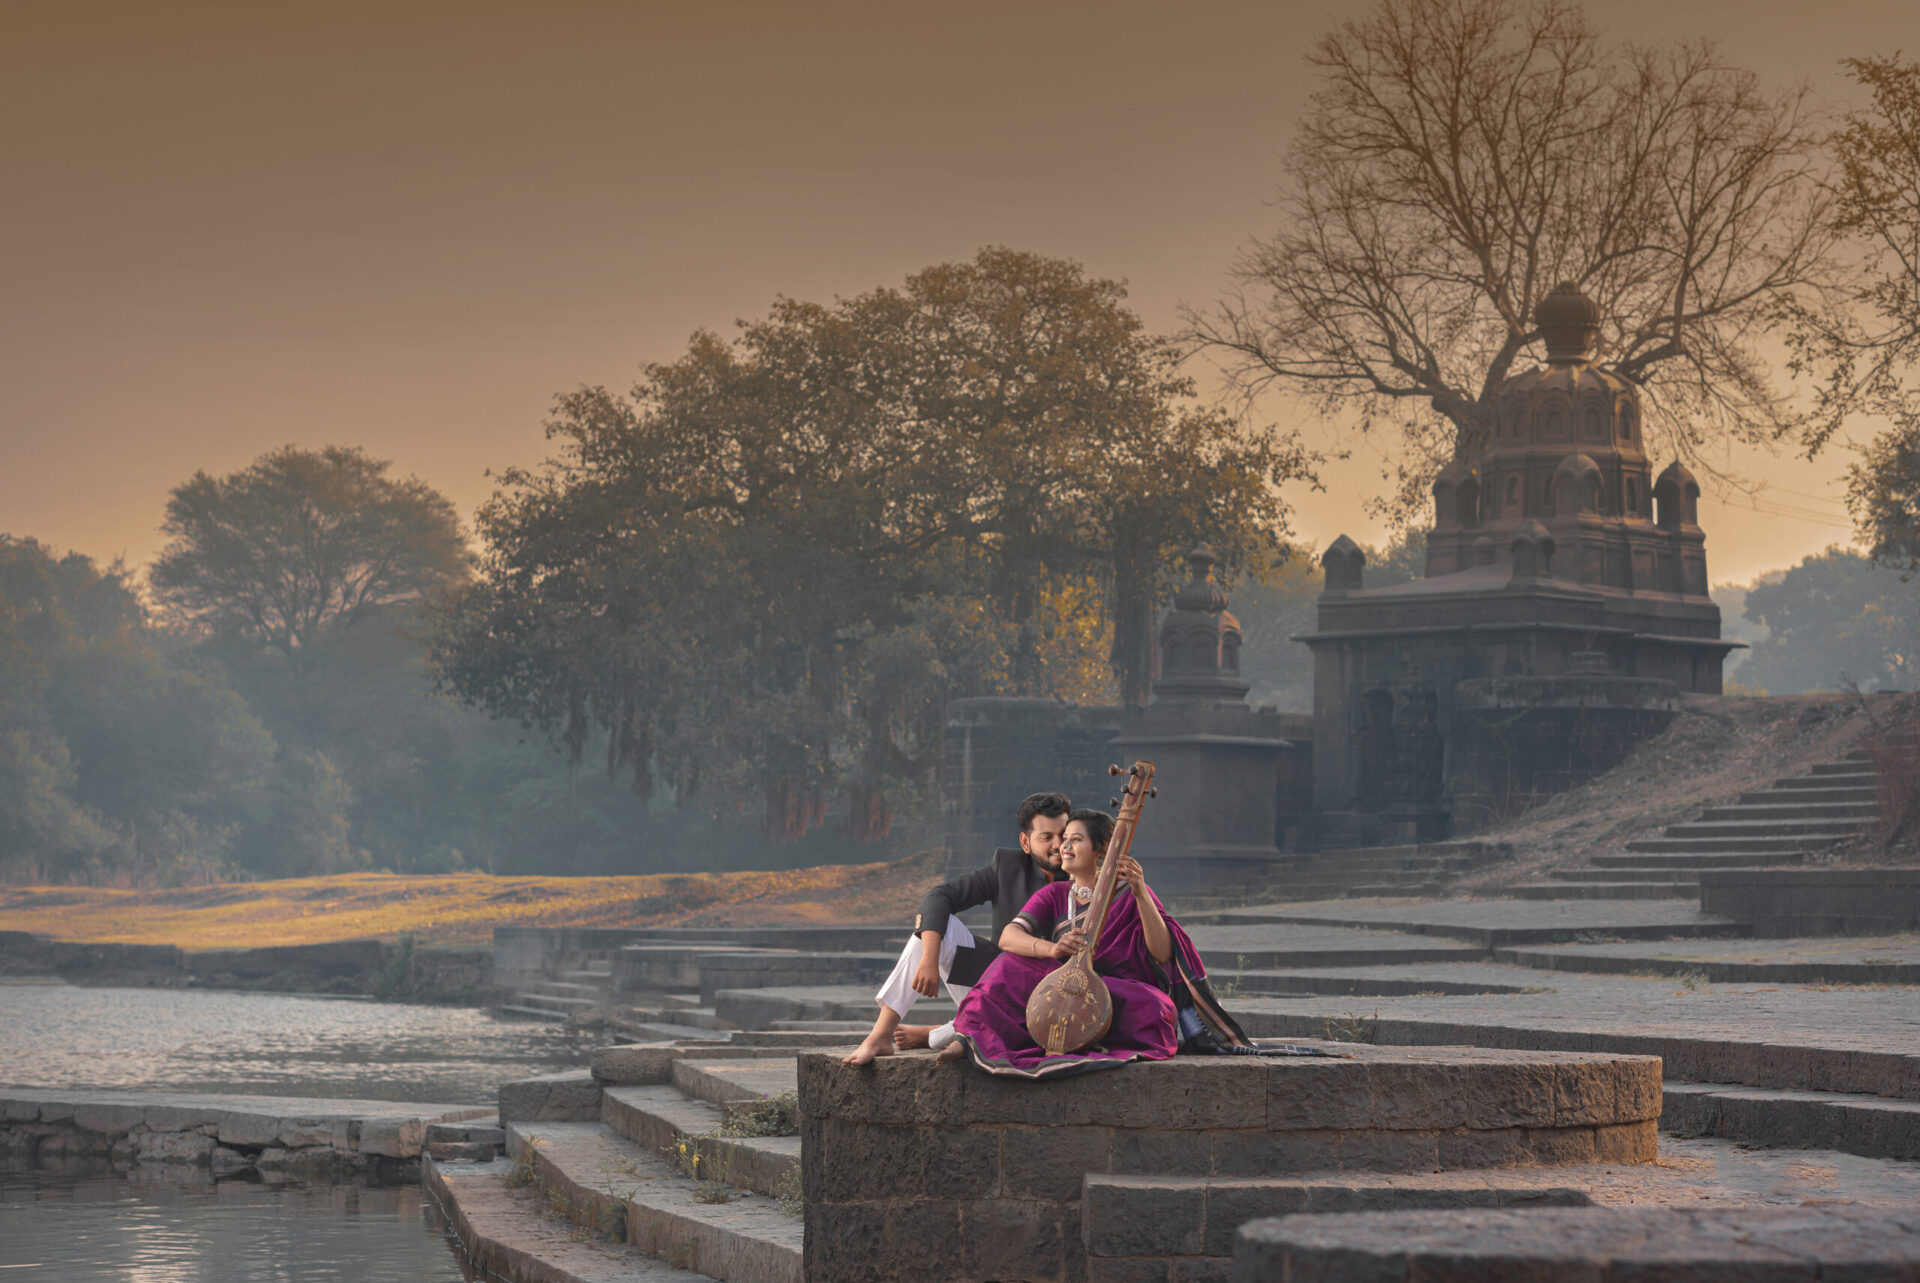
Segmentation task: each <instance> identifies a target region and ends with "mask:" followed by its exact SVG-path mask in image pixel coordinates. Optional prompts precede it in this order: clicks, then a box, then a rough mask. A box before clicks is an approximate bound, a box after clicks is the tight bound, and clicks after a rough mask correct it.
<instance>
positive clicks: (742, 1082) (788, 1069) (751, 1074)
mask: <svg viewBox="0 0 1920 1283" xmlns="http://www.w3.org/2000/svg"><path fill="white" fill-rule="evenodd" d="M915 1010H918V1008H917V1007H916V1008H915ZM668 1081H669V1082H671V1083H672V1084H673V1085H674V1086H675V1087H677V1088H679V1089H680V1090H681V1091H682V1092H685V1093H686V1094H687V1095H688V1096H690V1097H692V1098H693V1099H695V1100H704V1101H708V1102H710V1103H712V1104H714V1105H718V1106H721V1107H722V1109H723V1110H724V1109H725V1107H726V1106H728V1105H730V1104H734V1103H736V1102H743V1101H756V1100H766V1099H767V1098H768V1097H771V1096H778V1095H781V1094H783V1093H786V1092H792V1091H796V1090H798V1079H797V1078H796V1077H795V1071H794V1067H793V1059H792V1058H791V1057H785V1058H782V1057H777V1056H753V1057H737V1058H732V1059H727V1060H693V1059H680V1060H676V1061H674V1062H673V1067H672V1069H671V1070H670V1071H669V1073H668Z"/></svg>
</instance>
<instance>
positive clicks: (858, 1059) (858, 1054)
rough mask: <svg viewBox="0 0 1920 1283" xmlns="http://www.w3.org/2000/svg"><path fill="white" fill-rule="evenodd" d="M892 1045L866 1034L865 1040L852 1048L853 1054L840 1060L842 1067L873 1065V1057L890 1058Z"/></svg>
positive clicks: (876, 1036)
mask: <svg viewBox="0 0 1920 1283" xmlns="http://www.w3.org/2000/svg"><path fill="white" fill-rule="evenodd" d="M892 1054H893V1045H892V1044H891V1043H889V1042H888V1041H886V1040H885V1039H884V1038H881V1037H879V1036H878V1035H876V1034H868V1035H867V1037H866V1040H865V1041H864V1042H862V1043H861V1044H860V1045H859V1046H858V1047H856V1048H854V1051H853V1054H852V1055H851V1056H848V1057H847V1058H846V1059H844V1060H842V1061H841V1062H840V1063H841V1064H843V1065H867V1064H872V1063H873V1058H874V1057H875V1056H891V1055H892Z"/></svg>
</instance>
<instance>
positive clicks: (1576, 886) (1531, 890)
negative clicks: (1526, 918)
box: [1500, 870, 1700, 900]
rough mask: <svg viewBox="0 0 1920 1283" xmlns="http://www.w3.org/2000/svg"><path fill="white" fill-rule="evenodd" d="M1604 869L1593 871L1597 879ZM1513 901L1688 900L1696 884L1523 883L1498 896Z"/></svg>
mask: <svg viewBox="0 0 1920 1283" xmlns="http://www.w3.org/2000/svg"><path fill="white" fill-rule="evenodd" d="M1605 872H1606V870H1598V871H1596V876H1600V875H1602V874H1604V873H1605ZM1500 894H1501V895H1503V896H1506V897H1508V898H1509V899H1513V900H1691V899H1694V898H1695V897H1697V896H1698V895H1699V894H1700V884H1699V883H1698V882H1522V883H1520V884H1519V885H1518V886H1510V887H1508V888H1506V889H1505V890H1504V891H1502V892H1501V893H1500Z"/></svg>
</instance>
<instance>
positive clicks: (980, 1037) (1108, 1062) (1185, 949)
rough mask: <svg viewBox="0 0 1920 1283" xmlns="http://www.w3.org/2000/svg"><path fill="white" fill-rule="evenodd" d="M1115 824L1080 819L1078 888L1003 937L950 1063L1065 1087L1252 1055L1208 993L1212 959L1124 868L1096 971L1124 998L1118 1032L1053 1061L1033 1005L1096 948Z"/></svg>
mask: <svg viewBox="0 0 1920 1283" xmlns="http://www.w3.org/2000/svg"><path fill="white" fill-rule="evenodd" d="M1112 837H1113V817H1112V816H1110V815H1108V814H1107V813H1106V812H1104V811H1094V810H1086V809H1082V810H1077V811H1074V812H1073V813H1072V814H1071V815H1069V816H1068V817H1067V827H1066V830H1065V831H1064V832H1063V833H1062V834H1061V836H1060V867H1061V868H1062V869H1063V870H1064V871H1065V872H1066V873H1067V874H1068V877H1069V879H1070V880H1069V881H1064V882H1055V883H1053V884H1051V885H1049V886H1046V887H1043V888H1041V890H1040V891H1039V892H1038V893H1036V894H1035V895H1034V897H1033V898H1032V899H1031V900H1029V901H1027V905H1026V907H1025V908H1024V909H1022V910H1021V911H1020V912H1019V913H1018V914H1016V915H1014V918H1013V921H1012V922H1010V923H1008V924H1007V927H1006V929H1005V930H1004V931H1002V932H1001V934H1000V956H999V957H998V958H996V959H995V960H994V962H993V965H991V966H990V967H988V968H987V970H986V973H985V974H984V975H983V976H981V978H980V983H979V984H977V985H975V986H974V988H973V990H972V992H970V993H969V994H968V995H967V998H966V1001H964V1002H963V1003H961V1004H960V1010H959V1013H958V1014H957V1015H956V1016H955V1017H954V1021H953V1027H954V1032H955V1034H956V1040H955V1042H954V1043H953V1044H951V1045H950V1046H949V1047H948V1048H947V1049H946V1050H945V1051H943V1052H942V1053H941V1055H940V1059H941V1060H942V1061H943V1062H944V1061H949V1060H957V1059H959V1058H960V1057H961V1056H962V1055H970V1056H972V1057H973V1063H974V1064H976V1065H978V1066H980V1068H982V1069H984V1070H986V1071H987V1072H988V1073H991V1074H1003V1075H1008V1076H1011V1077H1018V1078H1055V1077H1061V1076H1063V1075H1066V1074H1074V1073H1083V1072H1085V1071H1086V1070H1089V1069H1105V1068H1111V1067H1115V1066H1118V1065H1123V1064H1125V1063H1126V1062H1127V1061H1129V1060H1135V1059H1140V1060H1165V1059H1167V1058H1168V1057H1169V1056H1172V1055H1173V1054H1174V1053H1175V1052H1176V1051H1179V1050H1180V1049H1181V1046H1182V1042H1183V1032H1182V1031H1183V1030H1184V1031H1185V1039H1184V1040H1185V1043H1186V1046H1187V1049H1188V1050H1199V1051H1214V1050H1219V1049H1221V1046H1220V1045H1221V1044H1225V1045H1226V1046H1227V1047H1229V1048H1231V1049H1234V1050H1239V1049H1247V1050H1251V1046H1250V1044H1248V1043H1247V1040H1246V1036H1245V1035H1244V1034H1242V1033H1241V1032H1240V1029H1239V1027H1238V1026H1237V1025H1235V1024H1234V1023H1233V1021H1232V1020H1230V1019H1229V1018H1227V1016H1226V1015H1225V1014H1224V1013H1222V1012H1221V1011H1220V1009H1219V1007H1218V1005H1217V1004H1216V1003H1215V1002H1214V1000H1213V994H1212V991H1211V990H1209V989H1208V988H1207V984H1206V970H1205V968H1203V967H1202V966H1201V965H1200V955H1199V954H1197V953H1196V952H1194V948H1193V942H1192V941H1191V940H1189V939H1188V938H1187V933H1186V932H1185V931H1182V930H1181V929H1180V924H1179V923H1177V922H1175V921H1174V920H1173V919H1172V918H1171V917H1169V916H1167V913H1166V911H1165V909H1163V908H1162V907H1161V904H1160V900H1159V897H1157V896H1155V895H1154V893H1153V892H1152V890H1150V889H1149V888H1148V886H1147V878H1146V874H1145V873H1143V872H1142V871H1141V869H1140V865H1139V864H1138V863H1137V862H1136V861H1135V860H1134V859H1133V858H1132V857H1131V856H1121V857H1120V867H1119V869H1118V870H1117V871H1116V872H1117V877H1118V879H1119V884H1118V885H1116V886H1115V888H1114V894H1113V904H1112V906H1111V907H1110V908H1109V909H1108V910H1107V921H1106V925H1105V926H1103V927H1102V928H1101V930H1100V945H1099V948H1098V949H1096V950H1095V952H1094V956H1093V962H1094V970H1095V971H1097V972H1099V974H1100V976H1101V978H1102V979H1104V980H1105V981H1106V984H1107V991H1108V993H1110V994H1111V995H1112V997H1113V1024H1112V1026H1111V1027H1110V1028H1109V1029H1108V1030H1107V1033H1106V1036H1105V1037H1103V1038H1102V1039H1100V1041H1099V1042H1097V1043H1095V1044H1094V1045H1093V1046H1091V1047H1087V1048H1085V1049H1083V1050H1081V1051H1077V1052H1071V1053H1068V1054H1066V1055H1061V1056H1049V1055H1047V1054H1046V1052H1044V1051H1043V1050H1041V1048H1040V1045H1039V1044H1038V1043H1036V1042H1034V1040H1033V1038H1032V1036H1031V1035H1029V1034H1028V1033H1027V999H1028V997H1029V996H1030V995H1031V994H1032V993H1033V990H1034V987H1035V986H1036V985H1038V984H1039V983H1040V981H1041V980H1043V979H1045V978H1046V976H1047V974H1048V973H1049V972H1051V971H1052V970H1053V969H1054V968H1055V967H1057V966H1059V965H1060V963H1061V962H1063V961H1065V960H1066V959H1068V958H1071V957H1072V956H1073V955H1074V954H1076V953H1078V952H1080V951H1081V950H1082V949H1084V948H1086V944H1087V937H1086V931H1085V927H1086V915H1087V910H1088V908H1089V906H1090V903H1091V901H1092V899H1093V885H1094V882H1095V881H1096V880H1097V879H1098V878H1099V875H1100V866H1101V863H1102V862H1103V861H1104V860H1105V858H1106V854H1107V843H1108V842H1109V841H1110V840H1111V839H1112Z"/></svg>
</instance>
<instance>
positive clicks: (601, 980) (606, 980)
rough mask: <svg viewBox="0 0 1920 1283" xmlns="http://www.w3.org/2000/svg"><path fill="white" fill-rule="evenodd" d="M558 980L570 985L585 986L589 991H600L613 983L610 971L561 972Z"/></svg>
mask: <svg viewBox="0 0 1920 1283" xmlns="http://www.w3.org/2000/svg"><path fill="white" fill-rule="evenodd" d="M560 978H561V979H562V980H565V981H567V982H569V983H571V984H577V985H585V986H587V987H588V988H591V989H595V990H601V989H605V988H607V987H608V986H609V985H611V984H612V983H613V972H611V971H562V972H561V973H560Z"/></svg>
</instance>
